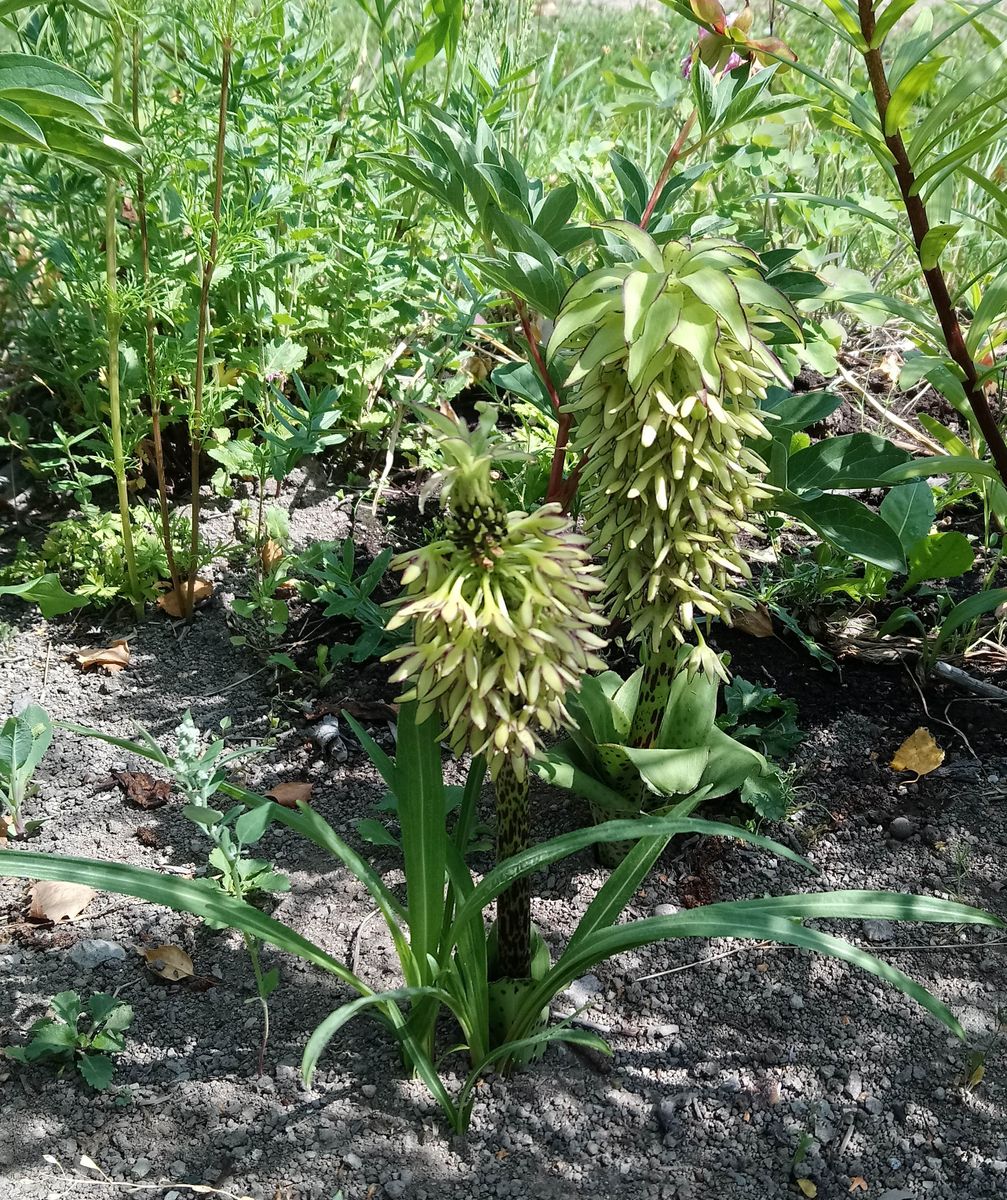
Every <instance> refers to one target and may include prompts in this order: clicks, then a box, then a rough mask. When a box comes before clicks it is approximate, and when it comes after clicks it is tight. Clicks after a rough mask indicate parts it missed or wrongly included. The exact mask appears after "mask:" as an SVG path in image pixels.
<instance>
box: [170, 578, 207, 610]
mask: <svg viewBox="0 0 1007 1200" xmlns="http://www.w3.org/2000/svg"><path fill="white" fill-rule="evenodd" d="M188 587H189V585H188V583H185V582H183V583H182V584H181V585H180V587H179V590H178V591H177V592H176V591H174V590H172V591H170V592H163V593H162V594H161V595H160V596H158V598H157V607H158V608H160V609H163V611H164V612H166V613H167V614H168V616H169V617H181V616H183V614H184V605H185V598H186V596H187V595H188ZM212 595H213V584H212V583H211V582H210V581H209V579H197V580H196V583H195V585H194V587H193V589H192V606H193V608H195V607H197V606H198V605H200V604H202V603H203V601H204V600H208V599H209V598H210V596H212Z"/></svg>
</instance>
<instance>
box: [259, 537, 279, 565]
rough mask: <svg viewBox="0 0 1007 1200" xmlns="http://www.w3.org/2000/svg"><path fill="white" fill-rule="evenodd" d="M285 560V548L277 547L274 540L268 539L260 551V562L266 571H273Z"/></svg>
mask: <svg viewBox="0 0 1007 1200" xmlns="http://www.w3.org/2000/svg"><path fill="white" fill-rule="evenodd" d="M282 559H283V547H282V546H279V545H277V543H276V542H274V541H273V539H272V538H266V540H265V541H264V542H263V543H262V549H261V550H260V551H259V561H260V562H261V563H262V569H263V570H264V571H271V570H272V569H273V567H275V566H276V564H277V563H278V562H280V561H281V560H282Z"/></svg>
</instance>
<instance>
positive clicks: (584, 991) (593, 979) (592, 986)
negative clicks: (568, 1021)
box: [563, 975, 604, 1008]
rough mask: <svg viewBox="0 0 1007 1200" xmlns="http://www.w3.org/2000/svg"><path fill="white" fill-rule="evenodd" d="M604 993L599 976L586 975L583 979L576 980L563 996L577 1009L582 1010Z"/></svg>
mask: <svg viewBox="0 0 1007 1200" xmlns="http://www.w3.org/2000/svg"><path fill="white" fill-rule="evenodd" d="M603 991H604V988H603V987H602V984H601V980H600V979H599V978H598V976H597V975H585V976H583V977H582V978H581V979H575V980H574V981H573V983H571V984H570V986H569V987H568V988H567V989H566V991H565V992H564V993H563V995H564V997H565V998H566V999H567V1000H569V1001H570V1003H571V1004H572V1005H573V1006H574V1007H575V1008H582V1007H583V1006H584V1005H585V1004H590V1003H591V1001H592V1000H597V999H598V998H599V997H600V996H601V995H602V993H603Z"/></svg>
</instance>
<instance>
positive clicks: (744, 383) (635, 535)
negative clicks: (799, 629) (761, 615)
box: [549, 222, 801, 674]
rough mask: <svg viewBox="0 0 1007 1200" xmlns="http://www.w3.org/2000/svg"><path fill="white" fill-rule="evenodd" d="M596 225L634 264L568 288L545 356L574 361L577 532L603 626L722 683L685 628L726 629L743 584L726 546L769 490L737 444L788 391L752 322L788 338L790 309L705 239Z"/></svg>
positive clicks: (754, 268) (749, 454)
mask: <svg viewBox="0 0 1007 1200" xmlns="http://www.w3.org/2000/svg"><path fill="white" fill-rule="evenodd" d="M608 228H610V229H612V230H613V232H615V233H617V234H618V235H619V236H620V237H622V238H623V239H624V240H625V241H627V242H628V243H629V244H630V246H631V248H632V252H633V253H634V254H635V255H636V257H635V259H634V260H633V261H630V262H624V263H616V264H614V265H611V266H606V267H602V268H601V269H599V270H597V271H592V272H591V273H590V274H588V275H585V276H583V277H582V278H581V279H578V280H577V282H576V283H574V284H573V286H572V287H571V288H570V290H569V291H568V293H567V295H566V298H565V299H564V301H563V306H562V308H561V310H560V313H559V316H558V317H557V320H556V327H555V330H554V332H553V336H552V339H551V341H550V343H549V354H550V355H555V354H556V353H557V352H559V351H560V350H561V349H567V350H573V351H575V360H574V364H573V369H572V370H571V372H570V375H569V376H568V378H567V384H568V386H570V387H571V388H572V389H573V396H572V400H571V402H570V405H569V411H571V412H574V413H576V414H577V424H576V432H575V438H574V447H573V448H574V451H575V452H579V454H581V455H583V456H587V458H588V462H587V469H586V471H585V474H584V477H583V479H584V485H585V492H584V510H585V517H586V527H587V530H588V532H589V533H590V534H591V536H592V541H593V549H594V551H595V553H596V554H598V555H603V554H606V553H607V562H606V566H605V580H606V596H605V599H606V601H607V602H608V605H609V612H610V614H611V616H612V617H624V618H627V619H628V620H629V621H630V622H631V636H632V637H645V638H647V639H648V641H649V643H650V646H651V649H652V650H654V651H658V650H660V649H661V647H662V645H663V644H664V643H665V640H666V639H665V635H666V634H670V635H671V637H672V638H673V639H674V641H675V642H678V643H683V642H685V641H686V640H687V636H688V635H690V634H691V635H692V636H693V637H695V638H696V639H697V640H698V642H699V645H698V647H697V649H696V651H695V657H694V661H693V663H692V666H693V667H698V668H701V669H703V670H706V671H710V670H713V671H715V672H716V673H718V674H723V668H722V667H720V666H719V660H718V659H717V657H716V655H713V654H712V653H707V652H706V649H705V646H704V644H703V641H702V636H701V633H700V631H699V629H698V628H697V621H698V620H699V619H700V618H703V617H720V618H721V619H723V620H725V621H729V620H730V611H731V609H732V608H733V607H738V606H741V605H742V604H743V603H744V601H743V600H742V598H741V597H740V596H739V595H738V594H737V593H736V592H735V590H734V588H735V586H736V585H735V582H734V581H735V580H737V579H738V578H743V577H745V578H747V577H748V575H749V569H748V566H747V564H746V562H745V560H744V557H743V556H742V553H741V550H740V548H739V545H738V539H739V537H740V536H741V535H742V534H744V533H747V532H754V531H753V530H752V526H751V525H750V524H749V523H748V520H747V517H748V514H749V513H750V511H751V510H752V508H753V507H754V506H755V504H757V503H758V501H760V500H762V499H764V498H766V497H767V496H768V495H769V492H768V490H767V489H766V487H765V486H764V485H763V484H762V482H761V478H762V476H763V475H764V473H765V470H766V467H765V464H764V463H763V462H762V460H761V459H760V458H759V457H758V455H756V454H755V453H754V452H753V451H751V450H750V449H748V448H747V446H746V445H745V442H746V440H747V439H752V438H765V437H768V436H769V435H768V433H767V431H766V429H765V427H764V426H763V424H762V421H761V420H760V417H759V401H760V400H761V399H763V398H764V397H765V394H766V386H767V384H768V383H769V382H770V381H771V380H772V379H773V378H774V377H776V378H779V379H780V380H781V382H786V379H785V377H784V376H783V374H782V371H781V368H780V366H779V364H778V363H777V361H776V359H775V358H774V356H773V354H772V353H771V351H770V350H769V349H768V347H767V345H766V337H767V335H766V333H765V331H764V330H763V328H762V326H763V324H765V323H768V322H774V323H777V324H782V325H784V326H787V327H788V328H789V329H790V331H791V332H792V334H793V335H794V336H795V337H797V338H800V336H801V331H800V324H799V321H798V319H797V315H796V313H794V311H793V309H792V307H791V306H790V304H789V302H788V301H787V300H786V299H784V297H783V296H782V295H781V294H780V293H779V292H777V291H776V290H775V289H774V288H773V287H771V286H770V285H769V284H768V283H767V282H766V280H765V279H764V277H763V274H762V270H761V264H760V262H759V258H758V256H757V255H756V254H755V252H754V251H752V250H750V249H748V247H746V246H743V245H740V244H737V243H733V242H727V241H721V240H716V239H712V238H707V239H697V240H696V241H693V242H692V243H684V242H675V241H671V242H668V243H667V244H666V245H664V246H663V247H661V246H659V245H658V244H657V243H656V242H655V241H654V239H653V238H651V237H650V236H649V235H648V234H646V233H644V232H643V231H641V230H640V229H639V228H638V227H636V226H634V225H630V224H628V223H627V222H610V223H609V225H608Z"/></svg>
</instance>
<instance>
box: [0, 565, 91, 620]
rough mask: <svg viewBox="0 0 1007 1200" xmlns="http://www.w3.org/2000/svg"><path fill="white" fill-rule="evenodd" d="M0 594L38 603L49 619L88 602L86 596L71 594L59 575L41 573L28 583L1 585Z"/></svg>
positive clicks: (81, 606)
mask: <svg viewBox="0 0 1007 1200" xmlns="http://www.w3.org/2000/svg"><path fill="white" fill-rule="evenodd" d="M0 596H19V597H20V598H21V599H22V600H26V601H27V602H28V603H29V604H37V605H38V607H39V611H40V612H41V613H42V616H43V617H45V619H46V620H47V621H51V620H52V618H53V617H58V616H61V615H62V614H63V613H68V612H71V611H72V610H73V609H75V608H83V607H84V606H85V605H86V604H87V598H86V597H84V596H74V595H71V593H70V592H68V591H67V590H66V589H65V588H64V587H63V585H62V583H60V579H59V576H58V575H40V576H39V578H38V579H32V580H29V581H28V582H27V583H12V584H7V585H5V586H3V587H0Z"/></svg>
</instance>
